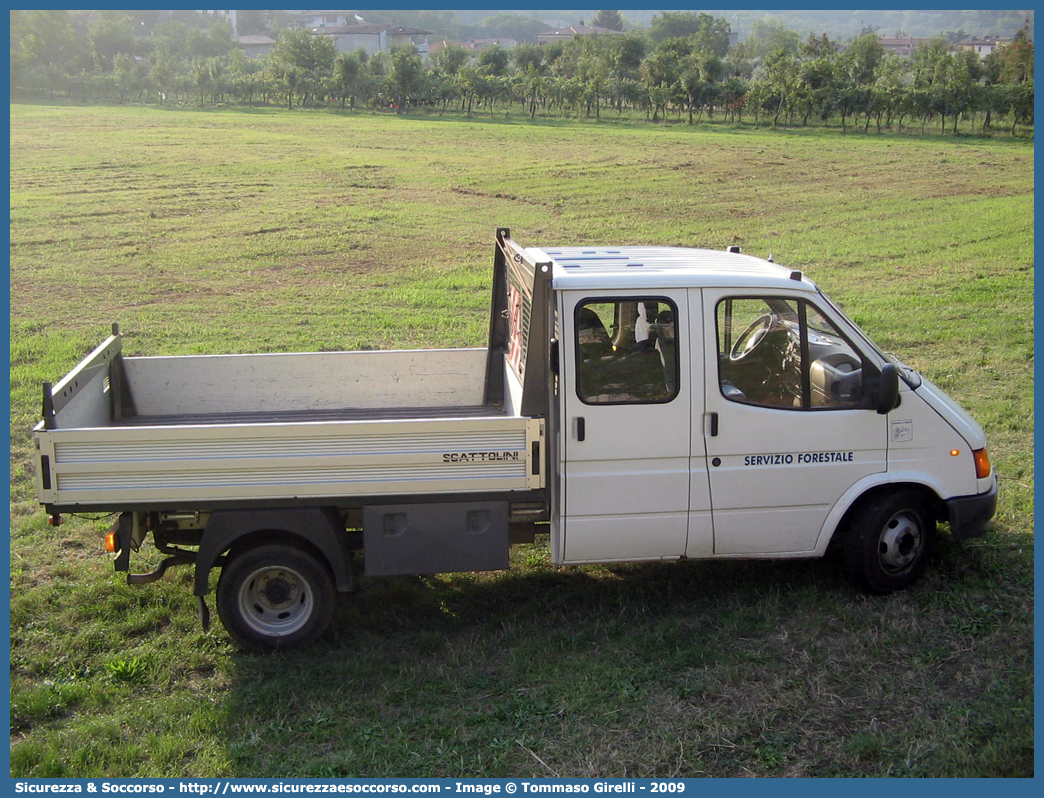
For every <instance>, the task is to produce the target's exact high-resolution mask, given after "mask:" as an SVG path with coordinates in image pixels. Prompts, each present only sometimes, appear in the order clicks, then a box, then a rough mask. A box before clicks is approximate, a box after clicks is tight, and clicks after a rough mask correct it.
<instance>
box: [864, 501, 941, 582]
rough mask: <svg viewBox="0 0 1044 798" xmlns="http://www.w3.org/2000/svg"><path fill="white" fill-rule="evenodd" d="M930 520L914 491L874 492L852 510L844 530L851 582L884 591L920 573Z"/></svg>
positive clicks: (927, 552)
mask: <svg viewBox="0 0 1044 798" xmlns="http://www.w3.org/2000/svg"><path fill="white" fill-rule="evenodd" d="M934 534H935V520H934V519H933V518H932V516H931V514H930V513H929V511H928V505H927V503H926V502H925V500H924V498H923V497H922V496H921V494H920V493H918V492H917V491H915V490H900V491H896V492H895V493H885V494H878V495H876V496H873V497H871V498H869V499H867V500H866V501H865V502H864V503H863V504H862V505H860V506H859V507H857V508H855V510H854V511H853V513H852V514H851V516H850V519H849V522H848V525H847V528H846V530H845V534H844V553H845V568H846V571H847V572H848V576H849V578H850V579H851V580H852V581H853V582H855V584H856V586H858V587H859V588H860V589H862V590H865V591H867V592H869V593H876V594H879V595H883V594H886V593H891V592H892V591H894V590H902V589H903V588H905V587H908V586H909V585H911V584H913V583H914V582H916V581H917V579H918V578H920V576H921V574H922V573H924V569H925V567H926V566H927V565H928V559H929V557H930V555H931V548H932V538H933V537H934Z"/></svg>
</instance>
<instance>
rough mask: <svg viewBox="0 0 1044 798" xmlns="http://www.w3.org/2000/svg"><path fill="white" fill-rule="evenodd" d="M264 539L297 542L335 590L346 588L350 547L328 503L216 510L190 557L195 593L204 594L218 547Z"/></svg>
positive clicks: (234, 546)
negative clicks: (192, 558)
mask: <svg viewBox="0 0 1044 798" xmlns="http://www.w3.org/2000/svg"><path fill="white" fill-rule="evenodd" d="M265 543H286V544H289V545H300V546H301V547H302V548H304V549H306V550H309V551H310V553H312V554H313V555H314V556H316V558H317V559H318V560H319V561H320V562H323V563H325V564H326V566H327V568H329V570H330V574H331V576H332V577H333V580H334V585H335V586H336V588H337V590H338V591H340V592H346V591H349V590H351V589H352V572H351V568H350V567H349V565H348V557H349V553H350V552H349V549H348V545H347V540H346V537H345V532H344V527H343V525H342V523H341V517H340V514H339V513H338V512H337V511H336V510H335V509H334V508H330V507H303V508H285V509H271V510H217V511H215V512H214V513H213V514H212V515H211V516H210V520H209V521H208V522H207V526H206V528H205V529H204V530H203V540H202V542H201V543H200V546H199V551H198V553H197V556H196V573H195V595H197V596H205V595H207V592H208V589H209V584H208V583H209V579H210V572H211V570H212V569H213V568H214V565H215V563H216V562H217V560H218V558H219V557H220V556H221V555H222V554H223V553H224V552H226V551H229V550H230V549H237V548H238V549H242V548H244V547H251V548H253V547H254V546H257V545H263V544H265Z"/></svg>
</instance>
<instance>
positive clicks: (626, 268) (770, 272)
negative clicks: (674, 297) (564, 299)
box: [528, 246, 816, 291]
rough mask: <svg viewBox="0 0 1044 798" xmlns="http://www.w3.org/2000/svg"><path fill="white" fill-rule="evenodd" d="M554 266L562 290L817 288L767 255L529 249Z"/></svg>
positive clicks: (656, 249) (635, 249)
mask: <svg viewBox="0 0 1044 798" xmlns="http://www.w3.org/2000/svg"><path fill="white" fill-rule="evenodd" d="M528 254H529V255H530V256H531V257H532V258H533V259H534V261H535V262H537V263H547V262H549V261H550V262H551V264H552V279H553V281H554V286H555V288H558V289H571V288H575V289H582V290H591V289H606V290H608V289H614V288H624V289H626V288H636V287H639V286H640V287H641V288H643V289H645V288H702V287H707V286H715V287H730V288H731V287H735V288H773V289H777V288H789V289H791V290H794V289H797V290H804V291H815V290H816V287H815V284H814V283H813V282H812V281H811V280H809V279H808V278H806V277H804V276H803V275H802V274H801V272H800V271H797V270H795V269H790V268H787V267H785V266H781V265H779V264H778V263H773V262H771V261H768V260H764V259H763V258H755V257H752V256H750V255H742V254H740V253H739V252H727V251H720V250H713V249H691V248H686V247H602V246H593V247H546V248H534V249H529V250H528Z"/></svg>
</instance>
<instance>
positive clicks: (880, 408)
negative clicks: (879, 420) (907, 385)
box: [874, 363, 899, 415]
mask: <svg viewBox="0 0 1044 798" xmlns="http://www.w3.org/2000/svg"><path fill="white" fill-rule="evenodd" d="M898 404H899V369H898V368H896V366H895V364H893V363H888V364H886V365H885V366H884V368H882V369H881V378H880V379H879V380H878V381H877V389H876V390H875V391H874V407H876V408H877V412H878V413H879V414H881V415H884V414H885V413H890V412H891V411H892V410H894V409H895V408H896V406H897V405H898Z"/></svg>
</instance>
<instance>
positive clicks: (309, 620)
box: [217, 544, 335, 651]
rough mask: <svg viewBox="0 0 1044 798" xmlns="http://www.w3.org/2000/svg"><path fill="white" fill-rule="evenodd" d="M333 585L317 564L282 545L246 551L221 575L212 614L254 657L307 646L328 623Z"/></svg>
mask: <svg viewBox="0 0 1044 798" xmlns="http://www.w3.org/2000/svg"><path fill="white" fill-rule="evenodd" d="M334 601H335V593H334V588H333V580H332V579H331V578H330V574H329V572H328V571H327V570H326V567H325V566H324V565H323V563H321V562H319V560H317V559H316V558H315V557H313V556H312V555H311V554H309V553H308V552H306V551H302V550H301V549H297V548H294V547H292V546H288V545H284V544H269V545H265V546H258V547H257V548H256V549H247V550H245V551H242V552H240V553H239V554H236V555H234V556H233V557H232V559H231V560H230V562H228V564H226V565H225V567H224V568H222V569H221V578H220V579H219V580H218V589H217V610H218V615H219V616H220V617H221V622H222V623H223V624H224V626H225V629H227V630H228V633H229V634H230V635H232V637H233V638H235V640H236V642H237V643H239V644H240V645H242V646H243V647H245V648H249V649H252V650H254V651H274V650H276V649H285V648H290V647H292V646H298V645H302V644H304V643H309V642H311V641H313V640H315V639H316V638H318V637H319V636H320V635H322V633H323V632H325V631H326V629H327V627H328V626H329V625H330V620H331V618H332V617H333V608H334Z"/></svg>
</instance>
